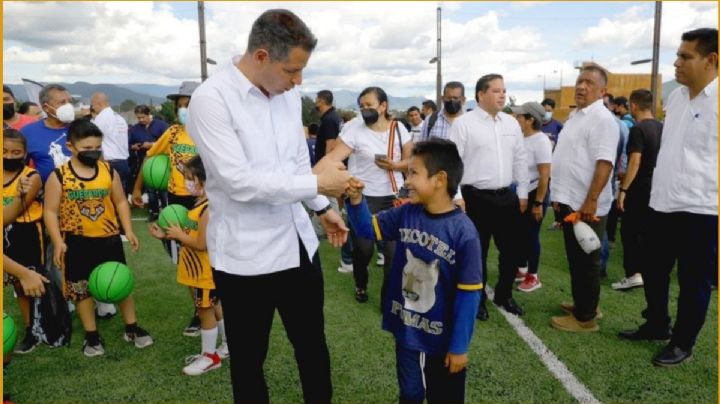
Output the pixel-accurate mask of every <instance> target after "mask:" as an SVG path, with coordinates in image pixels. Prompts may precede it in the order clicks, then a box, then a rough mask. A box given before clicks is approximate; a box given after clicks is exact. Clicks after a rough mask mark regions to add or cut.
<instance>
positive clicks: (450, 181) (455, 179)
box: [412, 138, 463, 199]
mask: <svg viewBox="0 0 720 404" xmlns="http://www.w3.org/2000/svg"><path fill="white" fill-rule="evenodd" d="M412 155H413V156H414V157H418V156H419V157H422V159H423V162H425V168H427V171H428V176H433V175H435V174H437V173H439V172H440V171H445V172H446V173H447V192H448V195H449V196H450V198H451V199H452V198H454V197H455V194H457V190H458V187H459V186H460V181H461V180H462V177H463V162H462V159H461V158H460V153H458V149H457V146H456V145H455V143H454V142H452V141H450V140H447V139H438V138H431V139H430V140H426V141H423V142H417V143H415V146H414V147H413V153H412Z"/></svg>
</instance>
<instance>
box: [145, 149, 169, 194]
mask: <svg viewBox="0 0 720 404" xmlns="http://www.w3.org/2000/svg"><path fill="white" fill-rule="evenodd" d="M142 173H143V180H144V181H145V185H146V186H147V187H148V188H150V189H154V190H157V191H167V187H168V180H169V179H170V157H168V156H167V155H166V154H158V155H157V156H152V157H150V158H148V159H147V160H145V164H144V165H143V170H142Z"/></svg>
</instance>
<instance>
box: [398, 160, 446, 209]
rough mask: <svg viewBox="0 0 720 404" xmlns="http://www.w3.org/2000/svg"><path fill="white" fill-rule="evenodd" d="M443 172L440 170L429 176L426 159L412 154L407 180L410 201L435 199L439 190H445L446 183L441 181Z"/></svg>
mask: <svg viewBox="0 0 720 404" xmlns="http://www.w3.org/2000/svg"><path fill="white" fill-rule="evenodd" d="M443 172H444V171H440V172H438V173H436V174H435V175H433V176H429V175H428V170H427V167H425V160H424V159H423V158H422V157H420V156H411V157H410V160H409V161H408V176H407V179H406V180H405V186H406V187H407V189H408V191H409V196H410V202H411V203H420V204H426V203H428V202H430V201H431V200H432V199H433V197H434V196H435V195H436V194H437V192H444V190H445V184H442V183H441V182H442V181H440V177H441V174H442V173H443Z"/></svg>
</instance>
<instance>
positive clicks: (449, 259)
mask: <svg viewBox="0 0 720 404" xmlns="http://www.w3.org/2000/svg"><path fill="white" fill-rule="evenodd" d="M462 174H463V164H462V160H461V159H460V156H459V154H458V151H457V147H456V146H455V144H454V143H453V142H451V141H448V140H442V139H432V140H429V141H426V142H419V143H417V144H415V146H414V149H413V154H412V157H411V158H410V161H409V166H408V177H407V180H406V182H405V185H406V186H407V188H408V190H409V196H410V202H411V203H410V204H406V205H403V206H401V207H399V208H394V209H389V210H386V211H383V212H380V213H378V214H377V215H375V216H371V215H370V210H369V209H368V206H367V203H366V201H365V200H364V199H363V196H362V192H361V190H362V187H363V184H362V182H361V181H359V180H356V179H353V183H352V184H351V189H350V190H349V191H348V195H349V197H350V203H348V204H347V205H348V214H349V217H350V221H351V222H352V226H353V229H355V231H356V233H357V234H358V236H360V237H364V238H367V239H377V240H397V241H398V243H397V247H396V248H397V250H396V252H395V258H394V261H393V265H392V269H391V272H390V277H389V279H388V287H387V292H386V293H387V296H386V298H385V304H384V307H383V329H385V330H387V331H389V332H391V333H392V334H393V335H394V336H395V341H396V344H395V352H396V361H397V362H396V366H397V375H398V383H399V385H400V403H422V402H423V401H424V400H425V399H426V398H427V400H428V403H431V404H432V403H443V404H448V403H463V402H464V401H465V374H466V370H465V368H466V366H467V364H468V356H467V352H468V347H469V345H470V339H471V338H472V333H473V326H474V324H475V315H476V314H477V308H478V304H479V302H480V290H481V289H482V288H483V284H482V268H481V262H482V261H481V257H482V254H481V251H480V237H479V235H478V233H477V230H476V229H475V226H474V225H473V223H472V222H471V221H470V219H469V218H468V217H467V216H466V215H465V213H463V212H462V210H460V209H459V208H458V207H456V206H455V205H454V204H453V195H455V193H456V191H457V187H458V184H459V183H460V180H461V179H462Z"/></svg>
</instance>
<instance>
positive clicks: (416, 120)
mask: <svg viewBox="0 0 720 404" xmlns="http://www.w3.org/2000/svg"><path fill="white" fill-rule="evenodd" d="M406 116H407V121H408V123H409V124H410V136H411V137H412V141H413V142H418V141H420V133H421V132H422V126H423V119H422V116H420V108H418V107H416V106H412V107H410V108H408V110H407V114H406Z"/></svg>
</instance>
